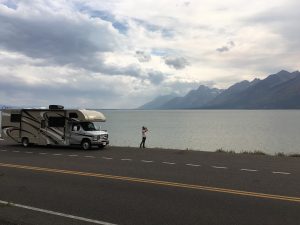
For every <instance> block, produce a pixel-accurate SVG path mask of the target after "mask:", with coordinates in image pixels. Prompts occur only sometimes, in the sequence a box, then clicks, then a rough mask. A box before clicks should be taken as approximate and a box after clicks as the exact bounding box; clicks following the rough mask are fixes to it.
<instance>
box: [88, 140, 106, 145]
mask: <svg viewBox="0 0 300 225" xmlns="http://www.w3.org/2000/svg"><path fill="white" fill-rule="evenodd" d="M91 144H92V145H103V146H106V145H108V144H109V140H99V141H92V143H91Z"/></svg>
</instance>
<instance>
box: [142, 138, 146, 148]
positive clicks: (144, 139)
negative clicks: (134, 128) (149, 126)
mask: <svg viewBox="0 0 300 225" xmlns="http://www.w3.org/2000/svg"><path fill="white" fill-rule="evenodd" d="M145 141H146V137H143V141H142V142H143V148H145Z"/></svg>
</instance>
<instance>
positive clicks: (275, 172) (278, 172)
mask: <svg viewBox="0 0 300 225" xmlns="http://www.w3.org/2000/svg"><path fill="white" fill-rule="evenodd" d="M272 173H274V174H283V175H290V174H291V173H288V172H280V171H273V172H272Z"/></svg>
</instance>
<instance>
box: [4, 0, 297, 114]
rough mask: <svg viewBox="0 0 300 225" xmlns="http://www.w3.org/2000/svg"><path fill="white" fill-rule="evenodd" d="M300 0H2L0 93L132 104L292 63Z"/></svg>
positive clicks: (17, 99) (9, 97)
mask: <svg viewBox="0 0 300 225" xmlns="http://www.w3.org/2000/svg"><path fill="white" fill-rule="evenodd" d="M299 4H300V3H298V1H296V0H290V1H288V2H287V1H285V0H273V1H271V0H266V1H259V0H254V1H251V2H249V1H247V0H238V1H236V0H225V1H219V0H199V1H184V0H182V1H172V0H162V1H158V2H153V1H150V0H139V1H134V0H111V1H104V0H101V1H100V0H73V1H72V0H60V1H51V0H31V1H29V0H0V79H1V81H0V85H1V95H0V96H1V101H2V102H0V103H7V104H8V103H9V104H11V103H14V104H30V105H34V104H46V103H53V104H55V103H57V102H55V101H57V100H58V99H59V101H60V102H58V103H59V104H69V105H73V106H84V107H95V108H102V107H107V108H115V107H116V108H119V107H120V108H121V107H125V108H131V107H137V106H139V105H141V104H143V103H144V102H145V101H146V100H149V99H150V98H151V96H153V97H154V96H155V95H157V93H166V94H168V93H172V92H174V90H176V91H177V92H178V93H181V94H183V93H186V92H187V91H188V90H189V89H190V88H194V87H197V85H199V84H208V85H214V86H216V87H220V88H224V87H227V86H229V85H231V84H233V83H234V82H238V81H241V80H242V79H253V78H254V77H255V76H265V75H267V74H271V73H274V72H277V71H278V70H281V69H287V70H296V69H299V67H300V63H299V60H298V59H299V56H300V43H299V38H300V30H299V26H298V21H299V19H300V17H299V13H298V8H299V6H300V5H299ZM11 90H14V91H15V92H14V93H13V92H12V91H11Z"/></svg>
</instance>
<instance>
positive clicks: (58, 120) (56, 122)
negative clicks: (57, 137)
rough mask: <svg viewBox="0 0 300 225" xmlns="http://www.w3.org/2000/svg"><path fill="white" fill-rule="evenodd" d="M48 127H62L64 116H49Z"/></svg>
mask: <svg viewBox="0 0 300 225" xmlns="http://www.w3.org/2000/svg"><path fill="white" fill-rule="evenodd" d="M48 126H49V127H64V126H65V118H64V117H49V119H48Z"/></svg>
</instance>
